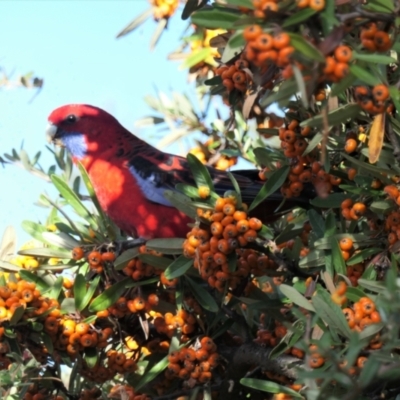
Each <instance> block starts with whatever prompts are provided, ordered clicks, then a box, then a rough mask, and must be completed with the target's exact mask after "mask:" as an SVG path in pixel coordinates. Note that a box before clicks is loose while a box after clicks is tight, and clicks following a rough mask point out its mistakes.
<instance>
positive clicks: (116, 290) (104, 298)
mask: <svg viewBox="0 0 400 400" xmlns="http://www.w3.org/2000/svg"><path fill="white" fill-rule="evenodd" d="M131 281H132V279H131V278H130V277H129V278H125V279H122V280H121V281H119V282H117V283H114V285H112V286H111V287H110V288H108V289H106V290H105V291H104V292H103V293H102V294H100V295H99V296H97V297H96V298H95V299H94V300H93V301H92V303H91V304H90V306H89V311H90V312H97V311H102V310H105V309H107V308H108V307H110V306H111V305H112V304H114V303H115V302H116V301H117V300H118V299H119V298H120V297H121V295H122V293H123V292H124V291H125V289H126V286H127V284H128V283H130V282H131Z"/></svg>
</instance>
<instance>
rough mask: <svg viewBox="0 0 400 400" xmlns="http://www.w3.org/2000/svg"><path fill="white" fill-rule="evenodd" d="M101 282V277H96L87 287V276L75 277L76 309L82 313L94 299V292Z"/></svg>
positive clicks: (79, 275)
mask: <svg viewBox="0 0 400 400" xmlns="http://www.w3.org/2000/svg"><path fill="white" fill-rule="evenodd" d="M99 282H100V276H96V278H94V279H93V280H92V281H91V282H90V283H89V285H88V287H86V285H87V283H88V282H87V281H86V279H85V276H84V275H82V274H78V275H76V277H75V282H74V295H75V307H76V309H77V310H78V311H82V310H83V309H84V308H85V307H86V306H87V305H88V304H89V302H90V300H91V299H92V296H93V294H94V292H95V291H96V289H97V286H98V284H99Z"/></svg>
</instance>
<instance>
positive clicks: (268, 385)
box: [240, 378, 303, 399]
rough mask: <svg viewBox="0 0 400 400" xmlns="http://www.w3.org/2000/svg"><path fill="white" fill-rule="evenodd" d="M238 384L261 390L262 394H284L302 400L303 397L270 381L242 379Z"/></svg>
mask: <svg viewBox="0 0 400 400" xmlns="http://www.w3.org/2000/svg"><path fill="white" fill-rule="evenodd" d="M240 384H241V385H243V386H247V387H249V388H252V389H257V390H261V391H262V392H268V393H286V394H289V395H291V396H293V397H295V398H296V399H302V398H303V396H302V395H301V394H300V393H297V392H295V391H294V390H292V389H289V388H288V387H286V386H284V385H279V384H278V383H276V382H272V381H266V380H263V379H255V378H242V379H241V380H240Z"/></svg>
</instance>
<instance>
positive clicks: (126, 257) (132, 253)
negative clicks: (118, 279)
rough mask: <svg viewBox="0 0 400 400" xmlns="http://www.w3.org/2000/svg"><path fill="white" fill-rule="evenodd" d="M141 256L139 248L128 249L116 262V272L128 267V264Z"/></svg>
mask: <svg viewBox="0 0 400 400" xmlns="http://www.w3.org/2000/svg"><path fill="white" fill-rule="evenodd" d="M138 255H139V247H134V248H133V249H128V250H126V251H124V252H123V253H122V254H121V255H120V256H118V257H117V258H116V260H115V261H114V268H115V269H116V270H118V271H119V270H121V269H124V268H125V267H126V265H127V264H128V262H129V261H130V260H132V259H134V258H135V257H137V256H138Z"/></svg>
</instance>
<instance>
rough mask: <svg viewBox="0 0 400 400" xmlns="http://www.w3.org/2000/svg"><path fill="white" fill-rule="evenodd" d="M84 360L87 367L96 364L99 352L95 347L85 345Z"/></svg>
mask: <svg viewBox="0 0 400 400" xmlns="http://www.w3.org/2000/svg"><path fill="white" fill-rule="evenodd" d="M83 358H84V360H85V361H86V364H87V366H88V367H89V368H93V367H94V366H95V365H96V364H97V360H98V358H99V353H98V351H97V349H96V348H95V347H86V348H85V355H84V357H83Z"/></svg>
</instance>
